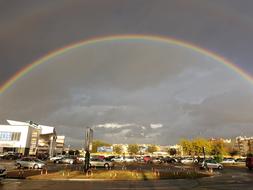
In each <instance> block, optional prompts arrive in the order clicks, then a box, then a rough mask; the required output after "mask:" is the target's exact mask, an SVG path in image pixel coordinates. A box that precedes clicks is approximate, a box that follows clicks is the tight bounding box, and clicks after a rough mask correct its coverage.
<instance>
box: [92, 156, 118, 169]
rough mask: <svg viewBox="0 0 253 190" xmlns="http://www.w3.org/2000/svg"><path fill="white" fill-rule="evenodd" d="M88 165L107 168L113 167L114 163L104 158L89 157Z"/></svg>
mask: <svg viewBox="0 0 253 190" xmlns="http://www.w3.org/2000/svg"><path fill="white" fill-rule="evenodd" d="M90 167H104V168H106V169H108V168H110V167H114V163H113V162H111V161H106V160H104V159H99V158H91V159H90Z"/></svg>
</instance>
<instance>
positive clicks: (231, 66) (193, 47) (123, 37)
mask: <svg viewBox="0 0 253 190" xmlns="http://www.w3.org/2000/svg"><path fill="white" fill-rule="evenodd" d="M135 39H136V40H140V39H141V40H149V41H158V42H163V43H169V44H173V45H177V46H180V47H184V48H189V49H191V50H193V51H195V52H197V53H200V54H203V55H206V56H208V57H210V58H212V59H214V60H216V61H218V62H220V63H222V64H223V65H225V66H226V67H227V68H229V69H230V70H232V71H234V72H235V73H237V74H238V75H240V76H241V77H242V78H243V79H245V80H247V81H249V82H250V83H252V84H253V78H252V77H251V76H250V75H249V74H247V73H246V72H245V71H243V70H242V69H241V68H239V67H238V66H236V65H235V64H234V63H232V62H230V61H229V60H227V59H226V58H224V57H221V56H219V55H217V54H215V53H213V52H211V51H209V50H207V49H204V48H200V47H198V46H196V45H194V44H191V43H188V42H185V41H181V40H178V39H175V38H168V37H164V36H153V35H113V36H102V37H95V38H90V39H87V40H84V41H79V42H77V43H74V44H71V45H68V46H65V47H63V48H60V49H57V50H55V51H52V52H49V53H48V54H47V55H45V56H43V57H42V58H40V59H38V60H37V61H35V62H33V63H31V64H29V65H28V66H26V67H24V68H22V69H21V70H20V71H18V72H17V73H16V74H14V75H13V76H12V77H11V78H10V79H9V80H7V81H6V82H5V83H3V85H2V86H0V95H1V94H2V93H4V92H5V91H6V90H7V89H8V88H10V87H11V86H12V85H13V84H14V83H15V82H16V81H18V80H19V79H20V78H22V76H24V75H26V74H27V73H29V72H31V71H32V70H33V69H34V68H35V67H37V66H39V65H41V64H43V63H44V62H46V61H47V60H49V59H51V58H53V57H56V56H59V55H61V54H64V53H66V52H68V51H69V50H73V49H76V48H78V47H81V46H85V45H90V44H95V43H99V42H107V41H115V40H135Z"/></svg>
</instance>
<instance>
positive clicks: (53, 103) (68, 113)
mask: <svg viewBox="0 0 253 190" xmlns="http://www.w3.org/2000/svg"><path fill="white" fill-rule="evenodd" d="M98 55H99V56H98ZM252 92H253V87H252V85H251V84H250V83H248V82H247V81H246V80H244V79H242V78H241V77H240V76H239V75H238V74H236V73H235V72H234V71H232V70H230V69H228V68H227V67H225V66H224V65H222V64H221V63H218V62H217V61H215V60H214V59H212V58H210V57H206V56H204V55H201V54H199V53H196V52H194V51H193V50H190V49H186V48H182V47H178V46H175V45H172V44H165V43H161V42H157V41H144V40H138V41H131V40H130V41H124V40H123V41H120V40H119V41H114V42H103V43H97V44H94V45H89V46H84V47H80V48H78V49H75V50H72V51H70V52H68V53H66V54H63V55H60V56H57V57H55V58H52V59H50V60H47V61H46V62H45V63H43V64H42V65H40V66H39V67H37V68H35V69H34V70H33V71H32V72H30V73H29V74H27V75H26V76H24V77H23V78H21V79H20V80H19V81H17V82H16V83H15V84H14V85H13V86H12V87H11V88H10V89H8V90H7V91H6V92H5V93H3V94H1V96H0V105H1V107H0V120H1V121H4V120H5V119H7V118H8V119H16V120H23V121H26V120H34V121H36V122H38V123H41V124H45V125H53V126H56V128H57V131H58V133H59V134H65V135H66V136H67V137H68V138H67V144H71V145H73V146H79V147H80V146H82V143H83V137H84V130H85V128H86V127H88V126H89V127H94V131H95V138H97V139H102V140H105V141H109V142H112V143H132V142H136V143H141V142H143V143H160V144H170V143H176V142H177V141H178V140H179V139H180V138H183V137H188V138H191V137H196V136H206V137H211V136H222V135H225V136H233V135H237V134H241V133H244V134H248V133H251V132H252V129H251V127H250V126H251V125H252V124H253V120H252V117H251V115H250V113H252V111H253V110H252V109H253V99H252V97H251V96H252ZM154 124H155V125H154ZM158 124H159V125H158ZM160 124H161V125H160ZM154 126H156V127H154ZM158 126H162V127H158Z"/></svg>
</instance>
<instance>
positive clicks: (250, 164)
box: [246, 157, 253, 170]
mask: <svg viewBox="0 0 253 190" xmlns="http://www.w3.org/2000/svg"><path fill="white" fill-rule="evenodd" d="M246 167H247V168H249V170H252V168H253V157H247V158H246Z"/></svg>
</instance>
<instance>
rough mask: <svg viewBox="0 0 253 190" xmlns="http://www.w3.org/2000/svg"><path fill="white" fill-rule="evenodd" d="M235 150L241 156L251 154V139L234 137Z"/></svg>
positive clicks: (252, 145) (252, 139)
mask: <svg viewBox="0 0 253 190" xmlns="http://www.w3.org/2000/svg"><path fill="white" fill-rule="evenodd" d="M235 148H236V149H237V150H238V151H239V152H240V154H241V155H242V156H246V155H247V154H248V153H253V137H245V136H244V137H242V136H239V137H236V138H235Z"/></svg>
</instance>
